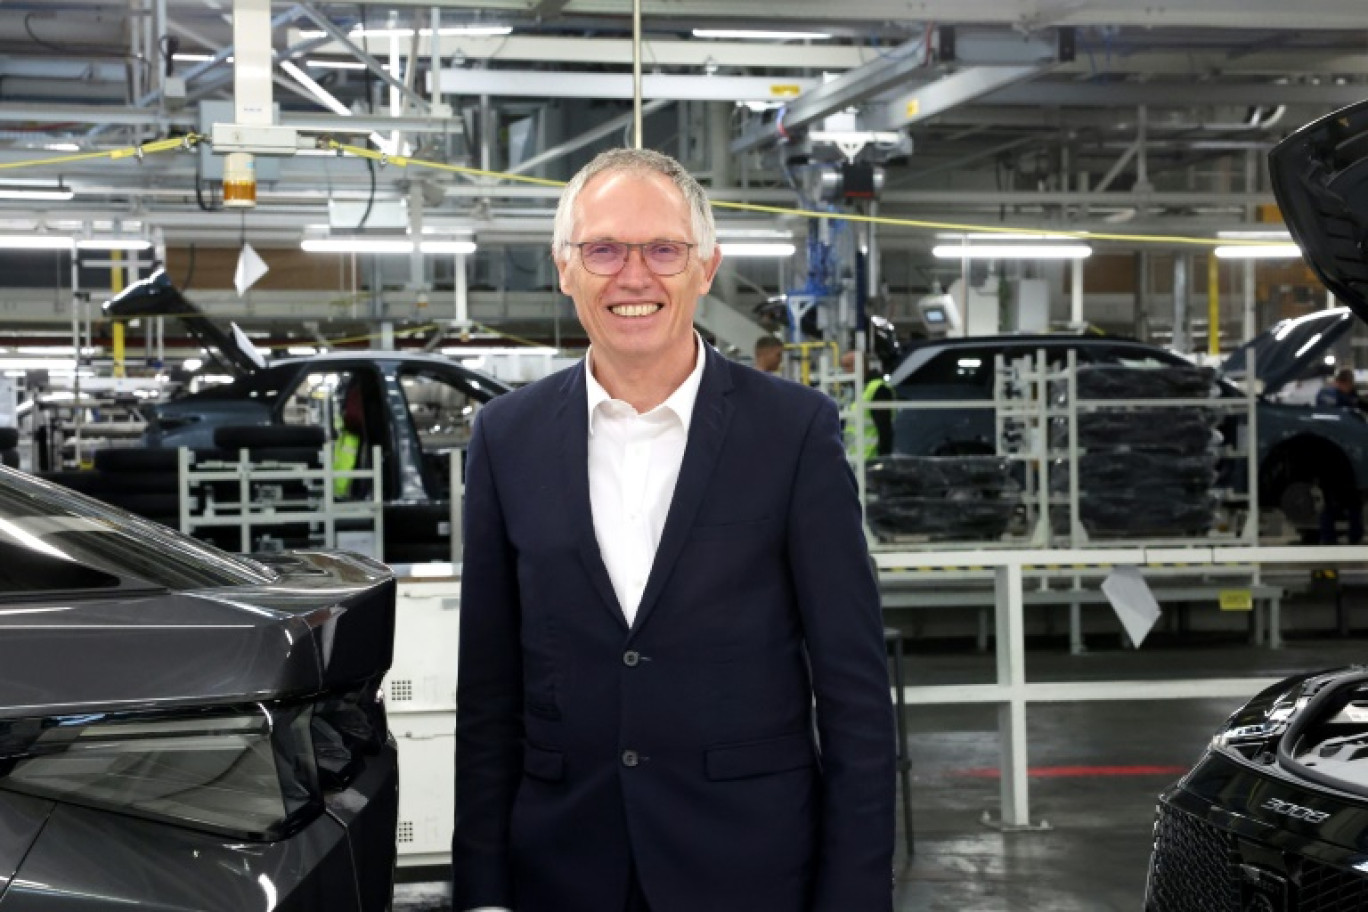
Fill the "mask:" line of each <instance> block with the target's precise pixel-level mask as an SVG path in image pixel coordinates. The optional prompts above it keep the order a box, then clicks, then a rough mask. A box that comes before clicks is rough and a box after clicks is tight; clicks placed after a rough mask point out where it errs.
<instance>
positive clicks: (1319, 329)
mask: <svg viewBox="0 0 1368 912" xmlns="http://www.w3.org/2000/svg"><path fill="white" fill-rule="evenodd" d="M1353 325H1354V315H1353V313H1352V312H1351V311H1350V310H1349V308H1347V307H1334V308H1331V309H1329V310H1318V311H1315V312H1314V313H1309V314H1304V315H1303V316H1300V317H1291V318H1288V319H1286V320H1279V321H1278V322H1277V323H1275V324H1274V325H1273V326H1272V327H1271V328H1269V329H1267V330H1265V331H1263V332H1261V333H1259V335H1257V336H1255V337H1254V338H1253V339H1251V340H1249V341H1248V342H1246V343H1245V344H1244V345H1241V346H1240V347H1239V348H1237V349H1235V351H1233V352H1231V354H1230V357H1229V358H1227V359H1226V360H1225V363H1224V364H1222V365H1221V373H1222V374H1223V375H1224V376H1226V377H1228V378H1230V379H1232V380H1244V379H1245V375H1246V373H1247V371H1248V361H1249V353H1250V351H1253V352H1254V370H1255V372H1256V373H1257V374H1258V379H1259V381H1260V385H1261V387H1262V391H1263V392H1264V393H1265V394H1272V393H1274V392H1277V391H1278V390H1279V389H1280V388H1282V387H1283V386H1285V385H1286V384H1288V383H1290V382H1292V381H1293V380H1300V379H1303V378H1306V377H1312V376H1317V375H1318V374H1320V373H1325V372H1324V371H1322V370H1320V365H1321V364H1322V363H1323V361H1324V359H1325V354H1326V352H1328V351H1329V350H1330V348H1331V347H1332V346H1333V345H1334V344H1335V343H1336V342H1338V341H1339V340H1340V339H1342V338H1344V334H1345V333H1347V332H1349V330H1350V329H1352V328H1353Z"/></svg>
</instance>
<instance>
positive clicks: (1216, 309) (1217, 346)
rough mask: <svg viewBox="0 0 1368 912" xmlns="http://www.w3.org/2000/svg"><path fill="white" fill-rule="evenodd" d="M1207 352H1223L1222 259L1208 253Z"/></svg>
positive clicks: (1214, 353) (1216, 353)
mask: <svg viewBox="0 0 1368 912" xmlns="http://www.w3.org/2000/svg"><path fill="white" fill-rule="evenodd" d="M1206 259H1207V354H1209V355H1219V354H1220V353H1221V261H1220V260H1218V259H1216V255H1215V254H1213V253H1208V254H1207V258H1206Z"/></svg>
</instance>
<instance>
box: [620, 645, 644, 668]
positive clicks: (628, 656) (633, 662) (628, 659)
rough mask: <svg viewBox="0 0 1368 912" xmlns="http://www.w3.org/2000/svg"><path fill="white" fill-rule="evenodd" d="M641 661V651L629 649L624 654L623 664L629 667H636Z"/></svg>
mask: <svg viewBox="0 0 1368 912" xmlns="http://www.w3.org/2000/svg"><path fill="white" fill-rule="evenodd" d="M640 663H641V653H639V652H637V651H636V650H635V649H629V650H627V651H626V652H624V653H623V654H622V664H623V665H626V666H627V667H628V668H636V667H637V665H639V664H640Z"/></svg>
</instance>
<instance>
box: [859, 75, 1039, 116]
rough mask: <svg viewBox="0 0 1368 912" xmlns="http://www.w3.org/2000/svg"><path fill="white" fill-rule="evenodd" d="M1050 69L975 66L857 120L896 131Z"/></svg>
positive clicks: (938, 80)
mask: <svg viewBox="0 0 1368 912" xmlns="http://www.w3.org/2000/svg"><path fill="white" fill-rule="evenodd" d="M1048 69H1049V66H1048V65H1047V66H978V67H970V68H969V69H966V70H960V71H959V72H958V73H954V74H951V75H950V76H946V77H945V78H944V79H937V80H935V81H934V82H929V83H926V84H925V85H922V86H919V87H917V88H916V89H913V90H912V91H910V92H905V93H903V94H901V95H899V96H898V97H896V98H894V99H893V100H892V101H889V102H886V103H885V104H883V105H881V106H879V108H878V109H876V111H873V112H870V113H867V114H865V115H864V116H862V117H861V118H860V125H861V127H863V128H864V129H867V130H897V129H899V128H901V127H906V126H910V125H911V124H914V123H917V122H919V121H923V120H927V119H928V118H931V117H935V116H936V115H937V114H942V113H944V112H946V111H949V110H951V109H952V108H958V107H961V106H963V105H967V104H970V103H972V102H974V101H976V100H978V99H979V98H982V97H984V96H985V95H991V94H993V93H994V92H998V91H1000V90H1002V89H1003V88H1005V87H1007V86H1013V85H1016V84H1017V83H1020V82H1023V81H1025V80H1028V79H1034V78H1035V77H1036V76H1039V75H1041V74H1042V73H1044V72H1046V71H1047V70H1048Z"/></svg>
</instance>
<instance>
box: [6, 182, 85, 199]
mask: <svg viewBox="0 0 1368 912" xmlns="http://www.w3.org/2000/svg"><path fill="white" fill-rule="evenodd" d="M75 195H76V194H75V193H73V192H72V189H71V188H70V187H68V186H66V185H65V184H0V199H11V200H18V199H30V200H58V201H63V202H64V201H66V200H69V199H71V198H72V197H73V196H75Z"/></svg>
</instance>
